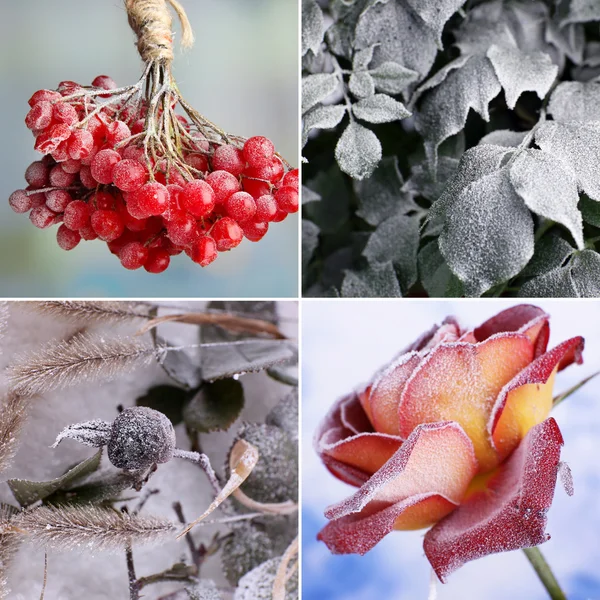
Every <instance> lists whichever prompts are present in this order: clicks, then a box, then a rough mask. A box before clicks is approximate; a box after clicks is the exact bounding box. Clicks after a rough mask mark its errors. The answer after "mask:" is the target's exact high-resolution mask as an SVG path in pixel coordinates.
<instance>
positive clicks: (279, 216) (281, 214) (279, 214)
mask: <svg viewBox="0 0 600 600" xmlns="http://www.w3.org/2000/svg"><path fill="white" fill-rule="evenodd" d="M288 214H289V213H287V212H286V211H285V210H281V209H280V208H278V209H277V213H276V214H275V216H274V217H273V218H272V219H271V222H272V223H279V222H281V221H284V220H285V219H286V218H287V216H288Z"/></svg>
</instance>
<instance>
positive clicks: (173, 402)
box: [135, 385, 188, 425]
mask: <svg viewBox="0 0 600 600" xmlns="http://www.w3.org/2000/svg"><path fill="white" fill-rule="evenodd" d="M187 398H188V394H187V393H186V391H185V390H183V389H181V388H179V387H175V386H173V385H156V386H154V387H151V388H150V389H149V390H148V391H147V392H146V393H145V394H144V395H143V396H140V397H139V398H137V399H136V401H135V404H136V406H148V407H149V408H153V409H154V410H157V411H159V412H161V413H163V414H165V415H167V417H168V418H169V419H170V421H171V423H173V425H179V423H181V421H182V420H183V414H182V411H183V406H184V404H185V402H186V400H187Z"/></svg>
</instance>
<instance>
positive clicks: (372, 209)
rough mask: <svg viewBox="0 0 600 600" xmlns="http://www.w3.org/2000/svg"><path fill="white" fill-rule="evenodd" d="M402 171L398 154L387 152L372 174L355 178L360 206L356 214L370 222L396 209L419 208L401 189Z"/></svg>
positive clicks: (405, 211) (379, 221)
mask: <svg viewBox="0 0 600 600" xmlns="http://www.w3.org/2000/svg"><path fill="white" fill-rule="evenodd" d="M402 184H403V180H402V174H401V173H400V169H399V168H398V159H397V157H395V156H386V157H385V158H384V159H383V160H382V161H381V162H380V163H379V166H378V167H377V169H375V171H374V172H373V175H371V177H369V178H367V179H363V180H362V181H355V182H354V190H355V192H356V195H357V196H358V204H359V208H358V210H357V211H356V214H357V215H358V216H359V217H361V218H363V219H364V220H365V221H366V222H367V223H369V225H379V223H381V222H382V221H384V220H385V219H387V218H388V217H390V216H392V215H393V214H395V213H403V214H406V213H407V212H410V211H411V210H413V209H415V208H416V205H415V204H414V202H413V201H412V200H411V199H410V197H409V196H408V195H407V194H404V193H403V192H402V191H401V189H402Z"/></svg>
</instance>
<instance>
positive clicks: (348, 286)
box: [341, 261, 402, 298]
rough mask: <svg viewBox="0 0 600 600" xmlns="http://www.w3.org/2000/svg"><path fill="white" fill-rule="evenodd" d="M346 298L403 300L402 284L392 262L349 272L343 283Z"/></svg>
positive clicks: (343, 295) (342, 291) (343, 294)
mask: <svg viewBox="0 0 600 600" xmlns="http://www.w3.org/2000/svg"><path fill="white" fill-rule="evenodd" d="M341 295H342V297H345V298H401V297H402V293H401V292H400V284H399V283H398V279H397V277H396V272H395V271H394V266H393V265H392V263H391V261H390V262H386V263H382V264H375V265H367V266H366V267H365V268H363V269H361V270H359V271H348V272H347V273H346V275H345V277H344V281H343V282H342V289H341Z"/></svg>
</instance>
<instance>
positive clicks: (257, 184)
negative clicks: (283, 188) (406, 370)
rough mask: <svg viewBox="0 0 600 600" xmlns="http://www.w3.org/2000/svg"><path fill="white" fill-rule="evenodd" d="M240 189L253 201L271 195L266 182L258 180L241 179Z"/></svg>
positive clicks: (269, 187) (269, 186)
mask: <svg viewBox="0 0 600 600" xmlns="http://www.w3.org/2000/svg"><path fill="white" fill-rule="evenodd" d="M242 187H243V188H244V191H245V192H248V193H249V194H250V195H251V196H252V197H253V198H254V199H257V198H260V197H261V196H267V195H269V194H270V193H271V185H270V184H269V182H268V181H259V180H258V179H250V178H249V177H244V178H243V179H242Z"/></svg>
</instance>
